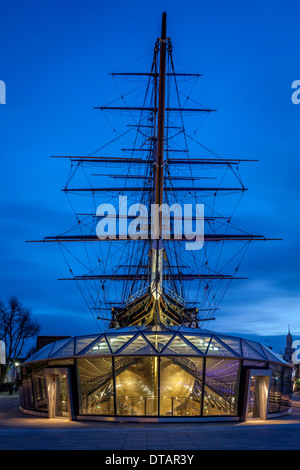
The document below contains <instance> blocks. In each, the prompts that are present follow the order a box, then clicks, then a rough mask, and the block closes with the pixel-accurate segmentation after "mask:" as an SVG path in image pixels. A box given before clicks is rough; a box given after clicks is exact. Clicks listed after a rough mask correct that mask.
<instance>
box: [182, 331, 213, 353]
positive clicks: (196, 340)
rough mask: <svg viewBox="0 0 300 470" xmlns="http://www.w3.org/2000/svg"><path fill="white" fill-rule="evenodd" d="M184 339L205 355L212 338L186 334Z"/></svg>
mask: <svg viewBox="0 0 300 470" xmlns="http://www.w3.org/2000/svg"><path fill="white" fill-rule="evenodd" d="M184 337H185V338H186V339H187V340H188V341H190V343H192V344H193V345H194V346H196V348H197V349H199V351H201V352H202V353H203V354H205V353H206V351H207V348H208V345H209V342H210V336H192V335H186V334H184Z"/></svg>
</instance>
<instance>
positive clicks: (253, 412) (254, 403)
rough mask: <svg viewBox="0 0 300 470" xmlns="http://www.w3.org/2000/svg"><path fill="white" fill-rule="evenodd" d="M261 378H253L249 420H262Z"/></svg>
mask: <svg viewBox="0 0 300 470" xmlns="http://www.w3.org/2000/svg"><path fill="white" fill-rule="evenodd" d="M259 393H260V390H259V377H251V381H250V394H249V403H248V418H249V419H251V418H260V408H259V405H260V399H259Z"/></svg>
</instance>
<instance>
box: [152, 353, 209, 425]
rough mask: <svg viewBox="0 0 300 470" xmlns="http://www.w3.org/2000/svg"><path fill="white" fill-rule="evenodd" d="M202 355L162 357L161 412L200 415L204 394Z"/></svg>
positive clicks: (172, 414)
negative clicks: (202, 395)
mask: <svg viewBox="0 0 300 470" xmlns="http://www.w3.org/2000/svg"><path fill="white" fill-rule="evenodd" d="M202 369H203V359H202V358H201V357H199V358H198V357H164V358H163V357H162V358H161V363H160V414H161V415H164V416H199V415H200V414H201V394H202Z"/></svg>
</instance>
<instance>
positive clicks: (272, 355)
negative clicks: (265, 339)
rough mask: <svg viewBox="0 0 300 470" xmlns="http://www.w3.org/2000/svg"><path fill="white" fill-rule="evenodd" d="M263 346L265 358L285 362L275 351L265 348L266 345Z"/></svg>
mask: <svg viewBox="0 0 300 470" xmlns="http://www.w3.org/2000/svg"><path fill="white" fill-rule="evenodd" d="M263 348H264V352H265V354H266V355H267V358H268V359H269V360H270V361H276V362H283V363H285V361H284V360H283V359H282V358H281V357H280V356H277V354H276V353H274V352H273V351H271V350H270V349H268V348H266V346H264V347H263Z"/></svg>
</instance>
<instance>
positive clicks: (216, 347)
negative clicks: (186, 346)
mask: <svg viewBox="0 0 300 470" xmlns="http://www.w3.org/2000/svg"><path fill="white" fill-rule="evenodd" d="M206 354H207V355H208V356H233V353H232V352H231V351H229V350H228V349H226V347H225V346H223V344H221V343H219V341H217V340H216V339H215V338H212V339H211V342H210V345H209V347H208V351H207V353H206Z"/></svg>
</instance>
